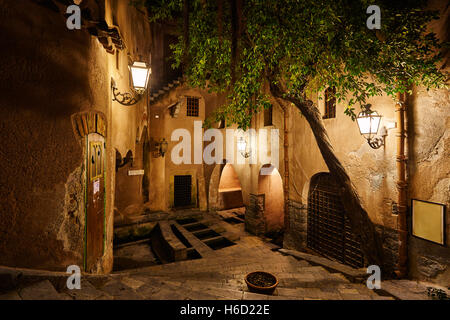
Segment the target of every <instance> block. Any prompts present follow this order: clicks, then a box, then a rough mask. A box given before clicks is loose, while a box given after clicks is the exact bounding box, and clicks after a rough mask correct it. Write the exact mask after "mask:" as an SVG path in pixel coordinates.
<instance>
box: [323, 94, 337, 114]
mask: <svg viewBox="0 0 450 320" xmlns="http://www.w3.org/2000/svg"><path fill="white" fill-rule="evenodd" d="M330 118H336V88H335V87H329V88H327V89H326V90H325V113H324V115H323V119H330Z"/></svg>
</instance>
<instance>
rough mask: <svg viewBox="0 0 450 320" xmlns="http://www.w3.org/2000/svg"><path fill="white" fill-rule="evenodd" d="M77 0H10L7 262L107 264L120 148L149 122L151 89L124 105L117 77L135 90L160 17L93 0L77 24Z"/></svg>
mask: <svg viewBox="0 0 450 320" xmlns="http://www.w3.org/2000/svg"><path fill="white" fill-rule="evenodd" d="M69 2H70V1H69ZM69 2H68V1H38V0H37V1H32V0H24V1H8V0H2V1H0V19H1V22H0V25H1V27H0V28H1V29H2V30H3V32H2V34H3V36H2V39H3V49H2V50H0V60H1V62H0V69H1V73H2V76H1V79H0V90H1V92H2V95H1V98H0V110H1V111H0V112H1V114H2V116H1V120H0V123H1V125H0V126H1V136H2V140H3V143H2V144H1V146H0V150H1V151H0V158H1V161H2V163H4V164H5V165H2V166H1V168H0V199H1V200H0V212H1V218H0V264H1V265H7V266H14V267H25V268H38V269H47V270H61V271H65V270H66V269H67V267H68V266H69V265H78V266H80V267H81V268H82V270H85V271H89V272H98V273H107V272H110V271H111V270H112V264H113V258H112V256H113V248H112V241H113V239H112V237H113V232H112V230H113V212H114V198H115V187H116V181H115V176H116V153H118V154H120V157H121V158H125V157H126V154H127V153H128V152H130V154H133V155H135V154H136V145H137V142H136V141H139V140H140V139H142V132H144V131H145V130H144V127H147V105H146V97H144V98H143V99H142V101H141V102H139V103H138V104H137V105H135V106H133V107H126V106H122V105H120V104H118V103H117V102H113V99H112V92H111V82H112V79H114V81H115V83H116V85H117V87H118V88H119V89H120V90H121V91H122V92H124V91H130V90H129V88H130V83H129V70H128V65H129V63H130V61H136V60H139V59H142V60H144V61H145V62H147V63H150V52H151V50H150V49H151V33H150V25H149V22H148V16H147V13H146V12H143V11H141V10H138V9H136V8H134V7H131V6H129V5H128V2H127V1H121V0H111V1H109V0H107V1H101V0H85V1H78V3H79V2H81V3H80V9H81V14H82V16H81V22H82V25H81V30H77V29H75V30H69V29H68V28H67V26H66V20H67V17H68V15H65V13H66V9H67V6H68V4H69ZM142 35H149V36H142ZM91 147H92V148H91ZM93 148H95V150H94V149H93ZM94 153H95V157H94ZM88 157H89V159H88ZM89 160H90V161H89ZM94 162H95V166H94V165H93V164H94ZM94 178H95V180H92V179H94ZM125 179H126V177H125ZM141 180H142V178H141ZM91 182H92V183H91ZM138 184H139V181H136V182H135V189H136V190H139V185H138ZM89 201H92V203H93V204H94V206H93V207H95V208H96V210H98V216H99V218H98V219H97V220H96V221H92V222H91V223H89V221H90V220H89V219H90V216H88V215H87V210H88V202H89ZM123 201H125V202H126V201H127V200H126V199H123Z"/></svg>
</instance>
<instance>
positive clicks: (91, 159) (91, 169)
mask: <svg viewBox="0 0 450 320" xmlns="http://www.w3.org/2000/svg"><path fill="white" fill-rule="evenodd" d="M87 148H88V152H87V177H86V181H87V184H86V244H85V246H86V247H85V269H86V270H87V271H90V270H91V269H92V268H95V265H96V264H97V262H98V260H99V259H100V258H101V257H102V255H103V252H104V226H105V224H104V223H105V157H104V154H105V142H104V138H103V137H102V136H100V135H98V134H95V133H94V134H90V135H89V136H88V141H87Z"/></svg>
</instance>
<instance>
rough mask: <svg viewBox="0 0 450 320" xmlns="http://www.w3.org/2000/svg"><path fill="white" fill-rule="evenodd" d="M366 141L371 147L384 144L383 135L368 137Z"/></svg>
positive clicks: (377, 147)
mask: <svg viewBox="0 0 450 320" xmlns="http://www.w3.org/2000/svg"><path fill="white" fill-rule="evenodd" d="M367 143H368V144H369V146H370V147H371V148H372V149H379V148H381V147H382V146H384V137H374V138H368V139H367Z"/></svg>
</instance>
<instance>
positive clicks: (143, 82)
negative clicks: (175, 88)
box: [111, 61, 152, 106]
mask: <svg viewBox="0 0 450 320" xmlns="http://www.w3.org/2000/svg"><path fill="white" fill-rule="evenodd" d="M129 69H130V74H131V83H132V85H133V93H130V92H125V93H121V92H120V91H119V89H117V87H116V83H115V81H114V80H112V81H111V88H112V93H113V96H114V98H113V101H117V102H118V103H120V104H122V105H124V106H132V105H134V104H136V103H138V102H139V100H141V98H142V96H143V94H144V93H145V90H147V86H148V80H149V78H150V74H151V73H152V69H150V67H149V66H148V65H147V64H146V63H145V62H138V61H136V62H134V63H133V65H131V66H129Z"/></svg>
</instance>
